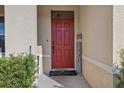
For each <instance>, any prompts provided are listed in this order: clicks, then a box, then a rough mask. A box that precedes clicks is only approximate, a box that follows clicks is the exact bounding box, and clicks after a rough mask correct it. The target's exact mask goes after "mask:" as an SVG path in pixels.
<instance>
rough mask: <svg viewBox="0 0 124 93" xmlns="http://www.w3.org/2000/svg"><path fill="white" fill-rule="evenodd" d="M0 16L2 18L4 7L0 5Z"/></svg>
mask: <svg viewBox="0 0 124 93" xmlns="http://www.w3.org/2000/svg"><path fill="white" fill-rule="evenodd" d="M0 16H4V6H3V5H0Z"/></svg>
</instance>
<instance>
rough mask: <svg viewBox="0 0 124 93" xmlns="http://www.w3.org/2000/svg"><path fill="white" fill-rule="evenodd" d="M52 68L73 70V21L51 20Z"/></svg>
mask: <svg viewBox="0 0 124 93" xmlns="http://www.w3.org/2000/svg"><path fill="white" fill-rule="evenodd" d="M52 68H54V69H55V68H74V21H73V20H72V19H68V20H67V19H53V20H52Z"/></svg>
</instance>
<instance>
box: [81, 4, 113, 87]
mask: <svg viewBox="0 0 124 93" xmlns="http://www.w3.org/2000/svg"><path fill="white" fill-rule="evenodd" d="M112 20H113V8H112V6H80V31H82V33H83V43H82V46H83V69H82V71H83V75H84V77H85V78H86V80H87V81H88V83H89V84H90V85H91V87H113V76H112V71H111V69H112V66H113V60H112V51H113V50H112V49H113V48H112V47H113V46H112V44H113V43H112V34H113V33H112V32H113V29H112V28H113V21H112Z"/></svg>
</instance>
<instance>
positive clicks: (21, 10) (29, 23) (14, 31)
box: [5, 5, 37, 55]
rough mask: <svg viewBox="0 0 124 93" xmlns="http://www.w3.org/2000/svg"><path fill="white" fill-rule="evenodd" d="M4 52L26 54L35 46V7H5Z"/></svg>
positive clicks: (33, 51)
mask: <svg viewBox="0 0 124 93" xmlns="http://www.w3.org/2000/svg"><path fill="white" fill-rule="evenodd" d="M5 36H6V37H5V45H6V46H5V50H6V55H8V54H10V53H21V52H28V53H29V46H30V45H31V46H32V53H35V49H36V45H37V7H36V6H24V5H22V6H19V5H18V6H16V5H12V6H8V5H6V6H5Z"/></svg>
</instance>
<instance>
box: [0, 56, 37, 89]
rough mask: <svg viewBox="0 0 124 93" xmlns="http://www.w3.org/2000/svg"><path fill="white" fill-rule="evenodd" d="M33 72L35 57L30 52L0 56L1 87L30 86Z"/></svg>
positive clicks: (34, 71) (33, 78)
mask: <svg viewBox="0 0 124 93" xmlns="http://www.w3.org/2000/svg"><path fill="white" fill-rule="evenodd" d="M35 73H36V70H35V58H34V56H33V55H31V54H29V55H28V54H25V55H24V54H21V55H18V56H14V55H10V56H9V57H2V58H0V87H1V88H28V87H32V84H33V82H34V80H35Z"/></svg>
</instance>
